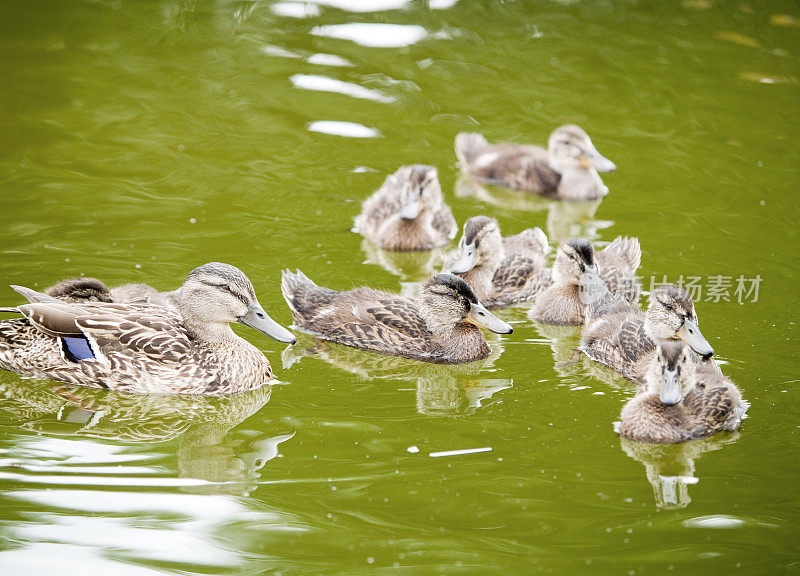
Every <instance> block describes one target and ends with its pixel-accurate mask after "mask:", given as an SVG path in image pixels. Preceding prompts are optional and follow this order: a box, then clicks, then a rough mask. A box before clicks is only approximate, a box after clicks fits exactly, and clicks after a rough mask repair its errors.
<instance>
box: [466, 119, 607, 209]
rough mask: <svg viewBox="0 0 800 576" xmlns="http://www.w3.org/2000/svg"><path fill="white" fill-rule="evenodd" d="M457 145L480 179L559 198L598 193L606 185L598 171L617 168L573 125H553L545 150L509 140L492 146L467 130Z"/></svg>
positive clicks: (591, 196)
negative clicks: (554, 126) (509, 141)
mask: <svg viewBox="0 0 800 576" xmlns="http://www.w3.org/2000/svg"><path fill="white" fill-rule="evenodd" d="M455 149H456V156H458V160H459V162H460V163H461V168H462V169H463V170H464V172H467V173H469V174H471V175H472V176H474V177H475V178H477V179H478V180H480V181H482V182H486V183H489V184H496V185H498V186H503V187H505V188H512V189H515V190H522V191H523V192H529V193H531V194H537V195H539V196H545V197H547V198H553V199H557V200H569V201H574V202H586V201H589V200H597V199H598V198H602V197H603V196H605V195H606V194H608V187H607V186H605V185H604V184H603V181H602V180H601V179H600V176H599V175H598V172H611V171H613V170H615V169H616V166H615V165H614V163H613V162H612V161H611V160H609V159H608V158H605V157H604V156H602V155H601V154H600V153H599V152H598V151H597V149H596V148H595V147H594V144H592V141H591V140H590V139H589V136H588V135H587V134H586V132H584V131H583V130H582V129H581V128H579V127H578V126H575V125H574V124H568V125H566V126H560V127H559V128H556V129H555V130H554V131H553V133H552V134H551V135H550V140H549V142H548V149H547V150H544V149H542V148H540V147H538V146H527V145H521V144H512V143H501V144H494V145H492V144H489V142H487V140H486V138H484V137H483V136H482V135H480V134H475V133H467V132H462V133H461V134H459V135H458V136H456V141H455Z"/></svg>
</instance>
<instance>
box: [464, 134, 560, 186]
mask: <svg viewBox="0 0 800 576" xmlns="http://www.w3.org/2000/svg"><path fill="white" fill-rule="evenodd" d="M468 171H469V173H470V174H472V175H473V176H475V177H476V178H478V179H479V180H481V181H483V182H486V183H488V184H496V185H498V186H503V187H505V188H512V189H514V190H524V191H526V192H532V193H534V194H545V195H546V194H554V193H555V192H556V190H557V188H558V184H559V182H560V181H561V175H560V174H559V173H558V172H556V171H555V170H553V168H552V167H551V166H550V159H549V158H548V156H547V151H546V150H544V149H543V148H539V147H538V146H522V145H518V144H497V145H495V146H490V147H489V148H487V149H485V150H484V151H482V152H481V153H480V154H478V155H476V156H475V158H474V159H473V161H472V162H471V163H470V164H468Z"/></svg>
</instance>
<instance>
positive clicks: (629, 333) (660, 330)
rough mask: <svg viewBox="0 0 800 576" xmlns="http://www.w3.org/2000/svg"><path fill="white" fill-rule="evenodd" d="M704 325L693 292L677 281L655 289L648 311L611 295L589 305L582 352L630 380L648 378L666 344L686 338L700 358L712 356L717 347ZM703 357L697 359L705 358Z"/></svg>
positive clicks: (710, 365)
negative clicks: (661, 346) (658, 350)
mask: <svg viewBox="0 0 800 576" xmlns="http://www.w3.org/2000/svg"><path fill="white" fill-rule="evenodd" d="M698 323H699V320H698V318H697V314H696V313H695V310H694V302H692V298H691V296H689V294H688V293H687V292H686V291H685V290H684V289H683V288H681V287H680V286H676V285H674V284H672V285H669V286H659V287H658V288H656V289H655V290H653V292H652V294H650V305H649V306H648V308H647V312H642V311H641V310H640V309H639V308H637V307H635V306H631V305H630V304H628V303H626V302H624V301H622V299H620V298H613V297H611V298H608V299H606V300H601V301H599V302H598V303H596V304H592V305H590V306H589V308H588V310H587V319H586V325H585V326H584V328H583V334H582V335H581V350H582V351H583V352H584V353H585V354H586V355H587V356H588V357H589V358H591V359H592V360H594V361H596V362H599V363H600V364H604V365H606V366H608V367H609V368H611V369H612V370H614V371H616V372H618V373H620V374H622V375H623V376H624V377H625V378H627V379H628V380H632V381H634V382H642V381H643V379H644V374H645V371H646V369H647V366H648V365H649V364H650V362H651V361H652V358H653V356H654V355H655V350H656V346H657V345H658V344H660V343H662V342H665V341H668V340H674V341H677V340H683V341H684V342H686V344H688V345H689V346H690V347H691V349H692V350H694V351H695V353H696V354H697V355H698V356H699V357H702V358H703V359H705V360H708V359H709V358H711V356H712V355H713V354H714V349H713V348H712V347H711V345H710V344H709V343H708V340H706V339H705V337H704V336H703V334H702V333H701V332H700V327H699V325H698ZM698 356H693V358H695V359H697V361H698V362H699V361H700V360H699V358H698ZM709 367H711V368H715V367H716V364H714V363H713V362H710V364H709ZM716 370H718V368H716Z"/></svg>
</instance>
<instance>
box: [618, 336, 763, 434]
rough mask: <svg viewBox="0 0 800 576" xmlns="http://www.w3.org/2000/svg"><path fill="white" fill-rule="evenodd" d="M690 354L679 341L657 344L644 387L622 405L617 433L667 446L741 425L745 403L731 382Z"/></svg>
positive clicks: (745, 408)
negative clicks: (698, 363)
mask: <svg viewBox="0 0 800 576" xmlns="http://www.w3.org/2000/svg"><path fill="white" fill-rule="evenodd" d="M693 356H694V354H693V353H692V352H690V350H689V349H688V348H687V347H686V346H684V344H683V343H682V342H675V341H665V342H662V343H661V344H659V345H658V348H657V349H656V354H655V356H654V357H653V358H652V360H651V362H650V365H649V366H648V369H647V372H646V373H645V378H644V379H645V386H644V389H643V390H642V391H640V392H639V393H638V394H637V395H636V396H635V397H634V398H632V399H631V400H630V401H629V402H628V403H627V404H625V407H624V408H623V409H622V415H621V422H620V426H619V434H620V436H622V437H623V438H627V439H629V440H635V441H638V442H654V443H661V444H668V443H675V442H685V441H687V440H694V439H697V438H703V437H705V436H710V435H712V434H714V433H715V432H719V431H720V430H729V431H731V430H737V429H738V428H739V426H740V425H741V423H742V419H743V418H744V417H745V413H746V411H747V408H748V406H749V404H748V403H747V402H746V401H744V400H742V395H741V393H740V392H739V390H738V388H736V385H735V384H734V383H733V382H731V381H730V380H728V379H727V378H725V377H724V376H723V375H722V374H720V373H719V372H717V371H714V370H712V369H710V368H709V367H707V366H705V365H703V364H700V365H697V364H696V363H695V362H694V361H693V360H692V358H693Z"/></svg>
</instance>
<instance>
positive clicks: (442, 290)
mask: <svg viewBox="0 0 800 576" xmlns="http://www.w3.org/2000/svg"><path fill="white" fill-rule="evenodd" d="M420 297H421V305H420V312H421V314H422V316H423V318H424V319H425V323H426V324H427V325H428V329H429V330H430V331H431V332H433V333H443V332H448V331H451V330H452V329H454V328H456V327H457V326H464V325H466V324H471V325H474V326H478V327H480V328H485V329H486V330H489V331H490V332H495V333H497V334H511V332H513V328H511V326H510V325H508V324H506V323H505V322H503V321H502V320H500V318H498V317H497V316H495V315H494V314H492V313H491V312H489V311H488V310H487V309H486V308H485V307H484V306H483V304H481V303H480V302H479V301H478V298H477V297H476V296H475V293H474V292H473V291H472V289H471V288H470V287H469V286H468V285H467V283H466V282H464V280H462V279H461V278H459V277H458V276H454V275H453V274H437V275H436V276H434V277H433V278H431V279H430V280H428V281H427V282H425V283H424V284H423V285H422V287H421V290H420Z"/></svg>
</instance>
